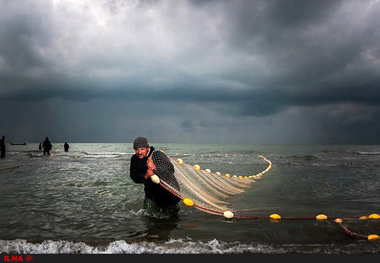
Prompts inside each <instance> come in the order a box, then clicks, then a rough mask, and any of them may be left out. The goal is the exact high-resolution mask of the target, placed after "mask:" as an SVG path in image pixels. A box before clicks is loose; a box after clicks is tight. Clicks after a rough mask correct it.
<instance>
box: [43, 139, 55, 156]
mask: <svg viewBox="0 0 380 263" xmlns="http://www.w3.org/2000/svg"><path fill="white" fill-rule="evenodd" d="M42 147H44V155H50V150H51V148H52V147H53V145H51V143H50V141H49V138H48V137H46V138H45V141H44V142H43V143H42Z"/></svg>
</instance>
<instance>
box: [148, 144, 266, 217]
mask: <svg viewBox="0 0 380 263" xmlns="http://www.w3.org/2000/svg"><path fill="white" fill-rule="evenodd" d="M156 152H157V153H156ZM158 153H160V151H155V152H154V153H153V154H152V160H153V162H154V164H155V165H156V170H155V174H156V176H154V177H153V178H152V180H153V181H154V182H156V183H158V184H160V185H161V186H162V187H164V188H165V189H166V190H168V191H169V192H171V193H172V194H174V195H176V196H177V197H179V198H180V199H181V200H182V201H183V202H184V203H185V204H186V205H187V206H194V207H195V208H197V209H200V210H202V211H205V212H207V213H210V214H218V215H224V216H225V217H232V216H233V213H232V212H231V209H230V208H229V207H228V205H229V202H228V198H230V197H232V196H234V195H237V194H240V193H243V192H244V191H246V190H247V189H248V188H249V187H250V186H251V184H252V183H253V182H255V180H256V179H259V178H260V177H261V176H263V175H264V174H265V173H266V172H268V171H269V170H270V169H271V166H272V163H271V162H270V161H269V160H268V159H266V158H265V157H263V156H259V157H261V158H262V159H263V160H264V161H265V162H267V163H268V167H267V168H266V169H265V170H264V171H262V172H260V173H258V174H255V175H250V176H237V175H233V176H231V175H229V174H225V175H222V174H220V173H219V172H212V171H211V170H209V169H204V170H203V169H201V167H200V166H199V165H190V164H187V163H184V162H183V160H182V159H175V158H170V157H167V156H166V155H165V154H163V153H162V152H161V153H160V154H158Z"/></svg>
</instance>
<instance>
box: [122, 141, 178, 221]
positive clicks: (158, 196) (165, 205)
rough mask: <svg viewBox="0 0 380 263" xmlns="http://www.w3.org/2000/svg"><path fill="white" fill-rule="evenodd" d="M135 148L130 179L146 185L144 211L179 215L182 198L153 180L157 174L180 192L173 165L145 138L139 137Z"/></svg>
mask: <svg viewBox="0 0 380 263" xmlns="http://www.w3.org/2000/svg"><path fill="white" fill-rule="evenodd" d="M133 148H134V150H135V154H134V155H133V156H132V157H131V164H130V177H131V179H132V180H133V181H134V182H135V183H138V184H144V191H145V199H144V209H145V210H147V211H148V212H149V213H153V214H154V213H159V212H163V213H165V214H168V215H170V216H175V215H177V214H178V212H179V205H178V202H179V201H180V198H178V197H177V196H175V195H173V194H172V193H170V192H169V191H167V190H166V189H165V188H163V187H161V186H160V185H159V184H156V183H154V182H153V181H152V180H151V177H152V176H154V175H155V174H156V175H157V176H158V177H159V178H162V179H163V180H165V181H170V182H171V185H172V186H173V187H174V188H176V190H177V191H179V185H178V182H177V180H176V178H175V176H174V172H175V171H174V166H173V164H172V163H171V162H170V160H169V158H168V157H167V156H166V155H165V154H164V153H163V152H161V151H155V149H154V147H153V146H150V145H149V143H148V140H147V138H145V137H141V136H140V137H137V138H136V139H135V140H134V142H133Z"/></svg>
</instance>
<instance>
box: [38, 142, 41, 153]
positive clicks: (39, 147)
mask: <svg viewBox="0 0 380 263" xmlns="http://www.w3.org/2000/svg"><path fill="white" fill-rule="evenodd" d="M38 150H40V151H41V150H42V143H41V142H40V145H38Z"/></svg>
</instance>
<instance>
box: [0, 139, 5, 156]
mask: <svg viewBox="0 0 380 263" xmlns="http://www.w3.org/2000/svg"><path fill="white" fill-rule="evenodd" d="M0 152H1V153H0V157H1V158H5V136H4V135H3V137H2V138H1V140H0Z"/></svg>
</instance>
